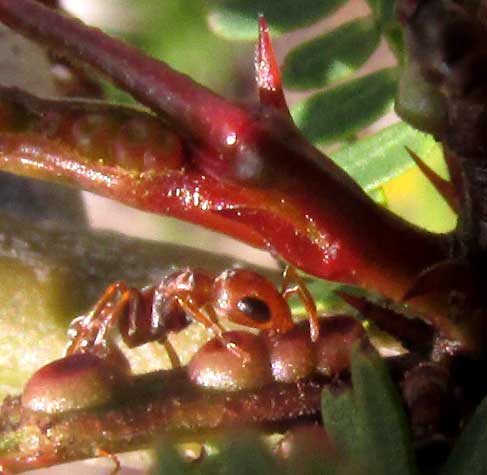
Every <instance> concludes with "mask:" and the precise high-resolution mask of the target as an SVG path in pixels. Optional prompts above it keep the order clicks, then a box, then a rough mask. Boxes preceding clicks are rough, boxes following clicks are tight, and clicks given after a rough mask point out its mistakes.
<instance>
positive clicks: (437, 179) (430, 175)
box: [405, 147, 460, 214]
mask: <svg viewBox="0 0 487 475" xmlns="http://www.w3.org/2000/svg"><path fill="white" fill-rule="evenodd" d="M405 148H406V151H407V152H408V154H409V156H410V157H411V158H412V159H413V161H414V163H415V164H416V165H417V166H418V168H419V169H420V170H421V171H422V172H423V175H424V176H425V177H426V178H427V179H428V180H429V182H430V183H431V184H432V185H433V186H434V187H435V189H436V191H437V192H438V193H439V194H440V195H441V196H442V197H443V198H444V200H445V201H446V202H447V204H448V206H449V207H450V208H451V209H452V210H453V211H454V212H455V213H457V214H458V213H459V211H460V203H459V202H458V197H457V195H456V192H455V188H454V187H453V186H452V184H451V183H450V182H449V181H447V180H444V179H443V178H441V176H440V175H438V173H436V172H435V171H434V170H433V169H432V168H430V167H429V166H428V165H427V164H426V163H425V162H424V160H423V159H422V158H421V157H420V156H419V155H418V154H417V153H415V152H413V151H412V150H411V149H410V148H409V147H405Z"/></svg>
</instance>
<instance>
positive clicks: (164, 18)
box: [108, 0, 256, 102]
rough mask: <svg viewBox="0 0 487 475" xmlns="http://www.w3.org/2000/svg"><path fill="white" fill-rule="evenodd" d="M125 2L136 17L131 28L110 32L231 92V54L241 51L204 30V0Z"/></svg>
mask: <svg viewBox="0 0 487 475" xmlns="http://www.w3.org/2000/svg"><path fill="white" fill-rule="evenodd" d="M126 3H127V7H126V8H127V9H128V14H129V15H130V14H131V15H132V16H134V17H135V18H136V19H137V20H138V21H137V23H136V25H135V27H134V30H133V31H129V32H128V33H127V32H126V31H124V32H120V31H115V32H112V33H115V34H117V35H118V36H121V37H122V38H124V39H125V40H127V41H129V42H130V43H132V44H134V45H136V46H137V47H139V48H141V49H142V50H144V51H145V52H146V53H147V54H149V55H150V56H153V57H155V58H157V59H160V60H163V61H165V62H167V63H168V64H170V65H171V67H172V68H174V69H177V70H178V71H181V72H183V73H185V74H188V75H189V76H191V77H192V78H194V79H195V80H197V81H198V82H200V83H202V84H204V85H205V86H208V87H210V88H211V89H216V90H218V91H220V92H222V93H230V94H231V93H232V92H233V90H232V89H231V87H232V86H233V85H234V82H233V81H231V76H232V73H233V72H234V70H233V68H234V64H233V62H232V61H231V58H232V57H234V55H235V53H236V51H235V50H236V48H237V47H239V50H240V51H242V46H241V45H240V46H239V45H236V44H234V43H229V42H228V41H225V40H223V39H222V38H218V37H216V36H215V35H214V34H213V33H212V32H211V31H209V30H208V25H207V22H206V13H207V12H206V8H205V7H206V2H205V0H191V1H181V0H164V1H163V2H161V1H160V0H144V1H142V0H138V1H137V2H126ZM254 24H255V25H256V22H255V21H254ZM255 28H256V26H255ZM182 51H184V54H182V53H181V52H182ZM244 51H245V49H244ZM248 54H249V55H252V51H250V50H249V51H248ZM108 91H109V93H110V98H111V99H112V100H117V101H118V102H127V101H126V100H125V97H127V95H126V94H124V93H120V92H119V91H117V90H116V89H115V88H114V87H113V86H112V87H109V88H108Z"/></svg>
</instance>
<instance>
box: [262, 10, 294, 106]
mask: <svg viewBox="0 0 487 475" xmlns="http://www.w3.org/2000/svg"><path fill="white" fill-rule="evenodd" d="M254 64H255V79H256V82H257V87H258V89H259V96H260V103H261V104H262V105H266V106H271V107H275V108H276V109H278V110H280V111H282V112H286V113H287V114H288V115H290V114H289V109H288V107H287V103H286V99H285V97H284V92H283V90H282V83H281V72H280V70H279V66H278V64H277V59H276V55H275V53H274V49H273V47H272V42H271V37H270V35H269V27H268V25H267V22H266V20H265V18H264V15H262V14H261V15H259V41H258V42H257V48H256V51H255V63H254Z"/></svg>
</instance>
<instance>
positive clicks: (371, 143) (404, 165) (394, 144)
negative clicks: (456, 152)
mask: <svg viewBox="0 0 487 475" xmlns="http://www.w3.org/2000/svg"><path fill="white" fill-rule="evenodd" d="M406 145H407V146H408V147H410V148H412V149H413V150H414V151H415V152H416V153H417V154H418V155H419V156H426V155H428V154H429V153H431V152H432V151H433V150H434V149H436V148H438V147H439V145H438V144H437V143H436V142H435V140H434V139H433V137H431V136H430V135H427V134H425V133H422V132H418V131H417V130H415V129H413V128H412V127H410V126H409V125H407V124H405V123H399V124H394V125H391V126H389V127H387V128H385V129H383V130H381V131H380V132H379V133H377V134H375V135H373V136H371V137H368V138H366V139H364V140H361V141H360V142H356V143H354V144H353V145H349V146H347V147H344V148H342V149H341V150H339V151H338V152H335V153H333V154H332V155H331V158H332V159H333V160H334V161H335V162H336V163H337V164H338V165H339V166H340V167H342V168H343V169H344V170H345V171H346V172H347V173H349V174H350V175H351V176H352V177H353V178H354V179H355V180H356V181H357V182H358V183H359V184H360V185H361V186H362V188H364V189H365V190H366V191H371V190H373V189H376V188H378V187H379V186H381V185H382V184H384V183H386V182H387V181H389V180H390V179H392V178H394V177H396V176H399V175H401V174H402V173H404V172H405V171H406V170H408V169H409V168H411V167H413V166H414V162H413V161H412V160H411V158H410V157H409V155H408V154H407V152H406V149H405V148H404V147H405V146H406Z"/></svg>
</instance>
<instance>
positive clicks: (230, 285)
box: [213, 269, 294, 333]
mask: <svg viewBox="0 0 487 475" xmlns="http://www.w3.org/2000/svg"><path fill="white" fill-rule="evenodd" d="M213 302H214V303H213V305H214V308H215V311H216V312H217V314H219V315H220V316H226V317H227V318H228V319H229V320H230V321H232V322H234V323H238V324H240V325H245V326H247V327H251V328H257V329H259V330H272V331H275V332H277V333H284V332H286V331H288V330H290V329H291V328H293V326H294V324H293V321H292V318H291V311H290V310H289V306H288V305H287V303H286V301H285V300H284V298H283V297H282V295H281V294H280V293H279V292H278V290H277V289H276V287H275V286H274V285H273V284H272V283H271V282H270V281H269V280H267V279H266V278H265V277H262V276H261V275H259V274H257V273H256V272H253V271H250V270H244V269H232V270H226V271H224V272H222V273H221V274H220V275H219V276H218V277H217V278H216V280H215V284H214V296H213Z"/></svg>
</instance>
